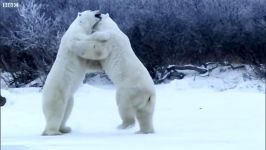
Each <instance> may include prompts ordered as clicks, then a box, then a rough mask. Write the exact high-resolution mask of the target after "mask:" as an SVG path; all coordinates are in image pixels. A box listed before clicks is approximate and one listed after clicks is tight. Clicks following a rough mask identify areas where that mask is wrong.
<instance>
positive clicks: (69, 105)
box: [59, 96, 74, 133]
mask: <svg viewBox="0 0 266 150" xmlns="http://www.w3.org/2000/svg"><path fill="white" fill-rule="evenodd" d="M73 103H74V98H73V96H71V97H70V98H69V100H68V102H67V106H66V109H65V113H64V118H63V121H62V123H61V126H60V128H59V131H60V132H62V133H69V132H71V128H70V127H68V126H66V122H67V120H68V118H69V116H70V113H71V111H72V108H73Z"/></svg>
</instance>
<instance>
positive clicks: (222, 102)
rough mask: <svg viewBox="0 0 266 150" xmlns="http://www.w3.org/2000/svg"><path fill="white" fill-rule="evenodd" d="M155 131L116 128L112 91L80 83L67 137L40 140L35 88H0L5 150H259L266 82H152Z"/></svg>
mask: <svg viewBox="0 0 266 150" xmlns="http://www.w3.org/2000/svg"><path fill="white" fill-rule="evenodd" d="M156 89H157V105H156V111H155V117H154V124H155V128H156V133H155V134H149V135H139V134H134V132H135V131H137V130H138V126H136V127H134V128H132V129H128V130H123V131H121V130H117V129H116V126H117V125H118V124H119V123H120V118H119V116H118V112H117V108H116V104H115V89H114V87H113V86H99V85H97V86H91V85H83V86H82V87H81V88H80V89H79V90H78V92H77V93H76V95H75V99H76V100H75V107H74V110H73V113H72V115H71V118H70V120H69V122H68V124H69V125H70V126H71V127H72V129H73V131H72V133H71V134H65V135H62V136H54V137H43V136H40V134H41V132H42V130H43V127H44V117H43V114H42V111H41V91H40V89H38V88H21V89H9V90H2V94H3V95H4V96H5V97H6V98H7V100H8V102H7V104H6V105H5V106H4V107H3V108H1V129H2V131H1V146H2V147H1V148H2V150H89V149H91V150H110V149H115V150H120V149H121V150H137V149H146V150H149V149H150V150H264V149H265V91H264V90H265V85H264V83H263V82H262V81H255V80H253V81H241V82H240V81H239V80H238V79H237V77H236V76H234V75H228V78H227V80H226V81H225V80H224V79H221V78H216V77H212V78H211V77H210V78H208V79H203V77H201V78H196V79H195V77H188V78H186V79H184V80H178V81H177V80H176V81H172V82H171V83H168V84H162V85H157V86H156Z"/></svg>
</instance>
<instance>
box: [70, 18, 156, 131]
mask: <svg viewBox="0 0 266 150" xmlns="http://www.w3.org/2000/svg"><path fill="white" fill-rule="evenodd" d="M101 17H102V19H101V21H100V22H99V23H98V24H97V26H95V29H94V30H95V32H94V33H93V34H91V35H90V37H89V41H88V42H81V43H79V46H81V47H88V49H77V51H75V52H76V53H77V55H80V56H81V57H83V58H85V59H89V60H99V62H100V64H101V66H102V68H103V70H104V71H105V72H106V74H107V75H108V76H109V78H110V79H111V80H112V82H113V83H114V84H115V86H116V88H117V93H116V100H117V105H118V108H119V114H120V117H121V119H122V124H121V125H120V126H119V128H121V129H125V128H128V127H131V126H132V125H134V124H135V117H136V118H137V120H138V122H139V125H140V131H139V132H138V133H153V132H154V128H153V121H152V120H153V119H152V118H153V112H154V105H155V88H154V83H153V81H152V78H151V77H150V75H149V73H148V71H147V69H146V68H145V67H144V65H143V64H142V63H141V62H140V60H139V59H138V58H137V56H136V55H135V53H134V52H133V50H132V48H131V44H130V41H129V39H128V37H127V36H126V35H125V34H124V33H123V32H122V31H121V30H120V29H119V27H118V26H117V24H116V23H115V22H114V21H113V20H112V19H111V18H110V17H109V15H108V14H106V15H105V14H102V15H101ZM92 39H93V40H92ZM94 40H96V41H94ZM101 41H104V43H105V44H102V42H101ZM76 47H78V45H76Z"/></svg>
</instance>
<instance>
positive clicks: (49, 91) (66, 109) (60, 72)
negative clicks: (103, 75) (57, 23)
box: [42, 11, 104, 135]
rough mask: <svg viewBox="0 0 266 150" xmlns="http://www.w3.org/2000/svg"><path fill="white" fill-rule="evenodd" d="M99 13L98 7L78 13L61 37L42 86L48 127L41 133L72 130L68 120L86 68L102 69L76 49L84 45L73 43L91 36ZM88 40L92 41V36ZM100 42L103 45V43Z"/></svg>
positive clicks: (49, 133) (91, 69)
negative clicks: (67, 122) (94, 9)
mask: <svg viewBox="0 0 266 150" xmlns="http://www.w3.org/2000/svg"><path fill="white" fill-rule="evenodd" d="M99 15H100V14H99V12H98V11H84V12H82V13H79V14H78V16H77V18H76V19H75V20H74V22H73V23H72V24H71V25H70V27H69V28H68V30H67V31H66V32H65V34H64V35H63V37H62V39H61V43H60V46H59V50H58V54H57V56H56V60H55V62H54V64H53V66H52V68H51V71H50V72H49V74H48V76H47V79H46V81H45V84H44V87H43V96H42V99H43V113H44V116H45V119H46V127H45V130H44V131H43V134H42V135H60V134H62V133H68V132H70V131H71V129H70V128H69V127H67V126H66V125H65V124H66V121H67V119H68V117H69V115H70V113H71V110H72V107H73V94H74V92H75V91H76V90H77V88H78V86H79V85H80V83H81V82H82V80H83V79H84V76H85V74H86V73H87V72H96V71H100V70H101V66H100V64H99V62H97V61H92V60H88V59H84V58H81V57H79V56H78V55H77V54H76V53H75V50H77V49H78V48H80V49H82V47H80V46H79V47H75V46H73V45H75V43H76V42H77V43H78V42H79V41H80V40H82V39H88V38H87V35H88V34H91V32H92V28H93V26H95V25H96V24H97V23H98V22H99V21H100V19H101V18H100V17H99ZM87 42H88V43H90V41H89V40H88V41H87ZM100 43H101V44H99V45H100V46H103V45H104V44H103V43H102V42H101V41H100ZM90 45H92V44H90ZM88 48H89V47H88ZM90 48H94V47H90ZM102 49H103V48H102Z"/></svg>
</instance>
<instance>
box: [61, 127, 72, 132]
mask: <svg viewBox="0 0 266 150" xmlns="http://www.w3.org/2000/svg"><path fill="white" fill-rule="evenodd" d="M59 131H60V132H62V133H70V132H71V128H70V127H61V128H60V129H59Z"/></svg>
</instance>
